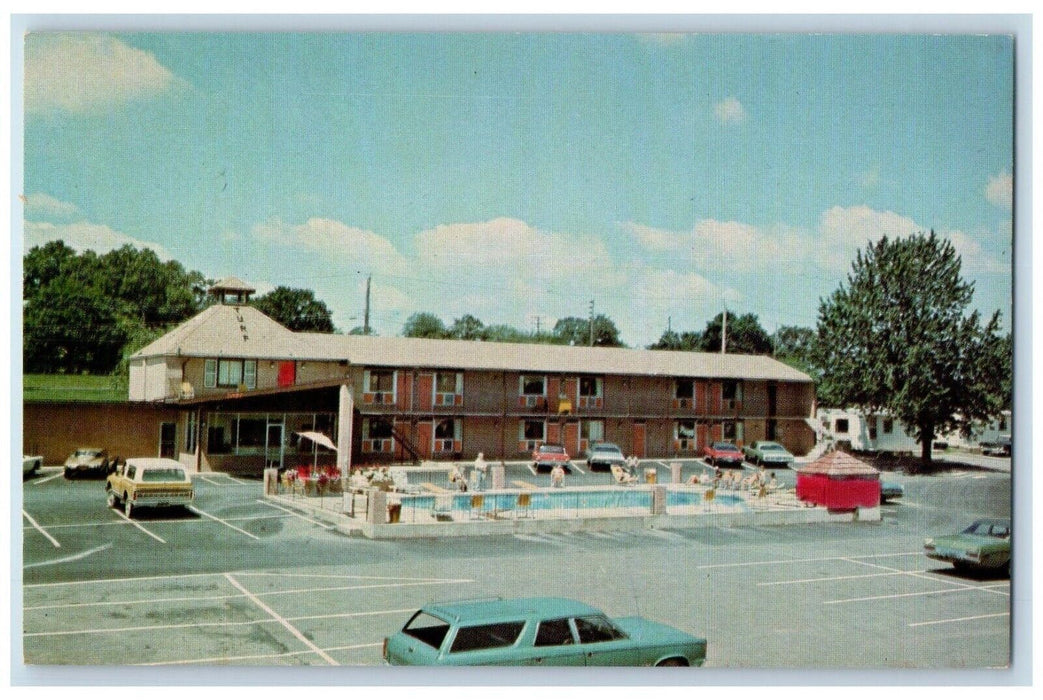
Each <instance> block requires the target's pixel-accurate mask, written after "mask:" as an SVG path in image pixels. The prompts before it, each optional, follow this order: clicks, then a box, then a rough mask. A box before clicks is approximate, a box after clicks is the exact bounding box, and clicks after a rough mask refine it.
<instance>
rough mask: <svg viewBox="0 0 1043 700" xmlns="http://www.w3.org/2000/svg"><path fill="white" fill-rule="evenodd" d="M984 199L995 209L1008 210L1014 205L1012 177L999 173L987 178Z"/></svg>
mask: <svg viewBox="0 0 1043 700" xmlns="http://www.w3.org/2000/svg"><path fill="white" fill-rule="evenodd" d="M985 199H987V200H989V201H990V202H991V203H993V204H995V205H996V206H997V207H1006V208H1007V209H1010V208H1011V207H1012V206H1013V204H1014V177H1013V176H1012V175H1010V174H1009V173H1000V174H999V175H996V176H995V177H991V178H989V184H988V185H986V186H985Z"/></svg>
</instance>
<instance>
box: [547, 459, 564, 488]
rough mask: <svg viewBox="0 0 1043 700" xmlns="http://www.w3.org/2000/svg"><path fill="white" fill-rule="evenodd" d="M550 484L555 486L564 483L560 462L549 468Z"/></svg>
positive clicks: (558, 486)
mask: <svg viewBox="0 0 1043 700" xmlns="http://www.w3.org/2000/svg"><path fill="white" fill-rule="evenodd" d="M550 485H551V486H553V487H555V488H561V487H562V486H564V485H565V469H564V467H562V466H561V465H560V464H555V465H554V468H553V469H551V470H550Z"/></svg>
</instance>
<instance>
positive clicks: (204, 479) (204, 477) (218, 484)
mask: <svg viewBox="0 0 1043 700" xmlns="http://www.w3.org/2000/svg"><path fill="white" fill-rule="evenodd" d="M196 478H197V479H200V480H202V481H205V482H206V483H208V484H212V485H213V486H227V484H222V483H221V482H219V481H214V480H213V479H210V478H207V477H206V476H204V475H202V474H196Z"/></svg>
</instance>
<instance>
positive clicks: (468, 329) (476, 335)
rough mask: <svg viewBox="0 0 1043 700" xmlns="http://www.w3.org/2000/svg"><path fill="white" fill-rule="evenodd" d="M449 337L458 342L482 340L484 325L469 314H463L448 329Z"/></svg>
mask: <svg viewBox="0 0 1043 700" xmlns="http://www.w3.org/2000/svg"><path fill="white" fill-rule="evenodd" d="M448 332H449V337H450V338H457V339H459V340H483V339H484V335H485V324H484V323H482V322H481V321H479V320H478V319H477V318H475V317H474V316H472V315H471V314H464V315H463V316H461V317H460V318H458V319H456V320H455V321H453V325H452V326H450V327H449V331H448Z"/></svg>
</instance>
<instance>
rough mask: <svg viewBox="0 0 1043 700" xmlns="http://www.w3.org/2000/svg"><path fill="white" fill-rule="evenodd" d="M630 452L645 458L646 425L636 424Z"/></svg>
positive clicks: (632, 433) (632, 434) (632, 432)
mask: <svg viewBox="0 0 1043 700" xmlns="http://www.w3.org/2000/svg"><path fill="white" fill-rule="evenodd" d="M630 452H631V453H632V454H635V455H637V456H638V457H644V456H645V424H644V423H634V428H633V430H632V431H631V440H630Z"/></svg>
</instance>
